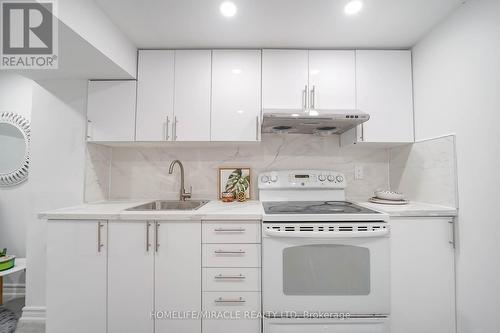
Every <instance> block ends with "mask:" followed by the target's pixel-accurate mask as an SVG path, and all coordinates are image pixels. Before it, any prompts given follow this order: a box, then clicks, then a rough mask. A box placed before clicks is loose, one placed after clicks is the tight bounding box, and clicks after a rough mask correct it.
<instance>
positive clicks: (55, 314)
mask: <svg viewBox="0 0 500 333" xmlns="http://www.w3.org/2000/svg"><path fill="white" fill-rule="evenodd" d="M106 229H107V222H98V221H49V222H48V230H47V233H48V234H47V332H51V333H67V332H73V333H87V332H95V333H106V252H107V236H106V234H107V230H106ZM99 241H100V242H99ZM99 244H102V246H99Z"/></svg>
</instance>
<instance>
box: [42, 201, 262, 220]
mask: <svg viewBox="0 0 500 333" xmlns="http://www.w3.org/2000/svg"><path fill="white" fill-rule="evenodd" d="M150 201H152V200H141V201H108V202H106V201H105V202H96V203H88V204H83V205H79V206H73V207H67V208H62V209H56V210H51V211H47V212H43V213H40V214H39V215H38V217H39V218H41V219H47V220H161V221H168V220H175V221H189V220H192V221H199V220H230V219H236V220H260V219H261V218H262V215H263V213H264V211H263V208H262V205H261V203H260V201H247V202H231V203H224V202H221V201H210V202H209V203H207V204H206V205H204V206H202V207H201V208H199V209H197V210H195V211H191V210H188V211H182V210H171V211H127V210H126V209H128V208H131V207H135V206H138V205H141V204H144V203H147V202H150Z"/></svg>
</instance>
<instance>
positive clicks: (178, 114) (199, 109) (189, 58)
mask: <svg viewBox="0 0 500 333" xmlns="http://www.w3.org/2000/svg"><path fill="white" fill-rule="evenodd" d="M211 58H212V56H211V51H210V50H177V51H175V97H174V101H175V102H174V123H173V132H174V133H173V135H174V140H176V141H210V97H211V88H210V85H211V75H212V73H211V72H212V70H211Z"/></svg>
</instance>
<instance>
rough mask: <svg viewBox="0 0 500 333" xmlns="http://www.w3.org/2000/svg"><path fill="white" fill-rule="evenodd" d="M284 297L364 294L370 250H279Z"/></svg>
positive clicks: (346, 247) (367, 285)
mask: <svg viewBox="0 0 500 333" xmlns="http://www.w3.org/2000/svg"><path fill="white" fill-rule="evenodd" d="M283 293H284V294H285V295H368V294H369V293H370V250H369V249H367V248H365V247H359V246H350V245H336V244H313V245H302V246H294V247H288V248H285V249H284V250H283Z"/></svg>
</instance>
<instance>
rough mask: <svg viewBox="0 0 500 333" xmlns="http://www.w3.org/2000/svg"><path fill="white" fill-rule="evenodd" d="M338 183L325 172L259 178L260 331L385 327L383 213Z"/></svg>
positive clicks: (355, 331) (337, 332) (377, 330)
mask: <svg viewBox="0 0 500 333" xmlns="http://www.w3.org/2000/svg"><path fill="white" fill-rule="evenodd" d="M345 187H346V180H345V176H344V175H343V174H341V173H338V172H335V171H329V170H282V171H269V172H264V173H262V174H261V175H260V176H259V196H260V200H261V201H262V202H263V206H264V217H263V223H262V237H263V240H262V243H263V245H262V246H263V249H262V251H263V268H262V269H263V271H262V272H263V273H262V276H263V280H262V289H263V309H264V314H265V318H264V333H285V332H294V333H295V332H308V333H309V332H324V333H344V332H349V333H368V332H370V333H385V332H388V316H389V314H390V284H389V278H390V266H389V260H390V252H389V251H390V248H389V237H390V230H389V225H388V223H387V221H388V216H387V215H386V214H383V213H380V212H377V211H374V210H371V209H368V208H365V207H362V206H359V205H357V204H355V203H352V202H349V201H346V200H345Z"/></svg>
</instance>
